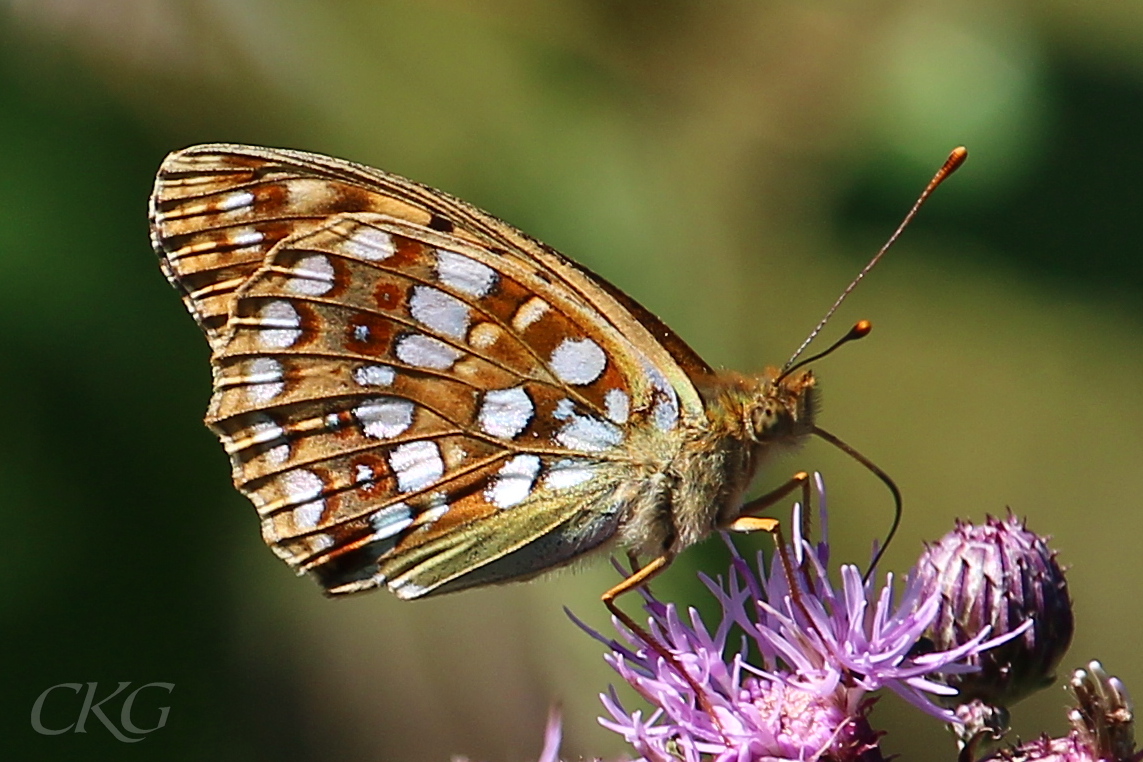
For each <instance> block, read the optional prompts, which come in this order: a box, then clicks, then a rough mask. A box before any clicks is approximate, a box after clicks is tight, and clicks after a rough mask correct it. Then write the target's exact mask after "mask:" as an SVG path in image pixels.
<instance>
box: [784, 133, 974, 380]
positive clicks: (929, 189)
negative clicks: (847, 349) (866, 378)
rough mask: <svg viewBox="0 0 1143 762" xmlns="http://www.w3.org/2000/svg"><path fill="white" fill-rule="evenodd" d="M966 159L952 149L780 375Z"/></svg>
mask: <svg viewBox="0 0 1143 762" xmlns="http://www.w3.org/2000/svg"><path fill="white" fill-rule="evenodd" d="M967 158H968V149H966V148H965V147H964V146H958V147H957V148H954V149H953V151H952V153H950V154H949V157H948V159H946V160H945V163H944V165H943V166H942V167H941V168H940V169H939V170H937V173H936V174H935V175H933V179H932V180H929V184H928V185H927V186H925V189H924V190H923V191H921V195H920V196H918V197H917V200H916V201H915V202H914V203H913V208H912V209H910V210H909V213H908V214H906V215H905V219H903V220H901V224H900V225H898V226H897V229H896V230H895V231H893V235H891V236H889V240H888V241H886V242H885V245H884V246H882V247H881V250H880V251H878V252H877V253H876V254H874V255H873V259H871V260H869V263H868V264H867V265H865V267H863V268H862V269H861V272H859V273H858V274H857V277H856V278H854V279H853V280H852V281H851V282H850V284H849V285H848V286H846V287H845V290H844V291H842V292H841V296H839V297H838V298H837V300H836V301H834V303H833V306H832V307H830V308H829V310H827V311H826V314H825V317H823V318H822V319H821V321H820V322H818V324H817V326H816V327H815V328H814V330H812V331H810V335H809V336H807V337H806V340H805V341H803V342H802V345H801V346H800V347H798V351H796V352H794V354H793V356H792V357H791V358H790V359H789V360H787V361H786V364H785V365H783V366H782V375H786V373H788V372H789V371H790V370H791V369H792V368H793V365H794V363H795V362H796V361H797V359H798V358H799V357H800V356H801V354H802V352H804V351H806V347H808V346H809V345H810V342H811V341H813V340H814V339H815V338H816V337H817V335H818V334H819V333H821V330H822V329H823V328H825V325H826V323H828V322H829V319H830V318H831V317H833V313H835V312H837V308H838V307H840V306H841V303H842V302H844V301H845V298H846V297H847V296H849V294H850V292H851V291H853V289H854V288H856V287H857V284H858V283H860V282H861V279H862V278H864V277H865V276H866V275H868V274H869V271H870V270H872V269H873V268H874V266H876V265H877V263H878V262H879V261H881V257H883V256H885V252H887V251H889V247H890V246H892V245H893V244H894V243H896V242H897V239H898V238H900V237H901V233H902V232H903V231H904V230H905V228H906V227H908V225H909V223H910V222H912V221H913V218H914V217H916V216H917V210H919V209H920V208H921V205H922V204H924V203H925V201H926V200H927V199H928V198H929V196H931V195H932V193H933V191H934V190H936V189H937V186H938V185H940V184H941V183H943V182H944V181H945V180H946V179H947V178H948V176H949V175H951V174H952V173H953V172H955V171H956V170H957V169H958V168H959V167H960V165H961V164H964V160H965V159H967ZM858 338H860V337H858ZM842 343H844V342H842ZM834 349H836V347H831V348H830V349H828V350H826V352H825V353H823V354H828V353H829V352H831V351H833V350H834ZM819 357H820V355H819ZM814 359H817V358H814ZM801 364H804V363H801Z"/></svg>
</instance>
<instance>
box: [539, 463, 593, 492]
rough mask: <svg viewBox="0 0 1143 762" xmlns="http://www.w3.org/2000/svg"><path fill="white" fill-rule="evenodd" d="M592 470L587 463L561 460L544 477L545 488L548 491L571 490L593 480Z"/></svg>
mask: <svg viewBox="0 0 1143 762" xmlns="http://www.w3.org/2000/svg"><path fill="white" fill-rule="evenodd" d="M591 477H592V470H591V467H590V466H588V465H587V461H582V460H560V461H556V462H555V463H553V464H552V466H551V468H549V469H548V475H547V476H545V477H544V486H545V487H547V488H548V489H569V488H571V487H575V486H577V485H580V484H583V483H584V482H586V481H587V480H589V479H591Z"/></svg>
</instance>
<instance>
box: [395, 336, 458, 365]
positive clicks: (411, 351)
mask: <svg viewBox="0 0 1143 762" xmlns="http://www.w3.org/2000/svg"><path fill="white" fill-rule="evenodd" d="M459 357H460V350H458V349H456V348H454V347H450V346H449V345H448V344H445V343H444V342H443V341H441V340H440V339H434V338H433V337H432V336H425V335H423V334H419V333H414V334H410V335H408V336H405V337H403V338H402V339H401V340H400V341H399V342H398V343H397V359H399V360H400V361H401V362H406V363H408V364H409V365H415V366H417V367H418V368H431V369H432V370H448V369H449V368H451V367H452V364H453V363H454V362H456V361H457V358H459Z"/></svg>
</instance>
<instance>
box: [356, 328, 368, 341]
mask: <svg viewBox="0 0 1143 762" xmlns="http://www.w3.org/2000/svg"><path fill="white" fill-rule="evenodd" d="M353 338H354V339H356V340H357V341H366V340H368V339H369V326H367V325H355V326H353Z"/></svg>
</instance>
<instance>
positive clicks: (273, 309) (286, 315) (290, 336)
mask: <svg viewBox="0 0 1143 762" xmlns="http://www.w3.org/2000/svg"><path fill="white" fill-rule="evenodd" d="M258 325H259V326H261V330H260V331H259V332H258V343H259V344H261V345H262V346H263V347H265V348H267V349H285V348H286V347H288V346H290V345H292V344H293V343H294V342H295V341H297V340H298V338H299V337H300V336H301V335H302V330H301V325H302V318H301V315H299V314H298V311H297V310H295V309H294V307H293V305H291V304H290V303H289V302H283V301H281V300H275V301H272V302H268V303H267V304H266V305H264V306H263V307H262V309H260V310H259V311H258Z"/></svg>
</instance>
